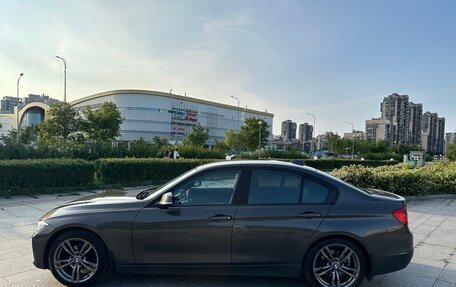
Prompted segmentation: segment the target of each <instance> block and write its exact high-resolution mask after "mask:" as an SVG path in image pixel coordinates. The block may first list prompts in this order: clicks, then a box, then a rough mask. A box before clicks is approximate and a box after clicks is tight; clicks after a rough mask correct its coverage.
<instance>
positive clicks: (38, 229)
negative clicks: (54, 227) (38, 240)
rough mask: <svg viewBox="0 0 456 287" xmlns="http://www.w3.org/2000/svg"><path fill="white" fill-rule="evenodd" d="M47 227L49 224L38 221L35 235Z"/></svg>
mask: <svg viewBox="0 0 456 287" xmlns="http://www.w3.org/2000/svg"><path fill="white" fill-rule="evenodd" d="M48 225H49V224H47V223H46V221H44V220H40V221H38V224H37V225H36V233H38V232H40V231H41V230H42V229H43V228H45V227H46V226H48Z"/></svg>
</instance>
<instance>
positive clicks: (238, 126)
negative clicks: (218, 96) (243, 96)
mask: <svg viewBox="0 0 456 287" xmlns="http://www.w3.org/2000/svg"><path fill="white" fill-rule="evenodd" d="M230 97H231V98H233V99H235V100H236V101H237V106H238V111H237V128H238V132H239V129H240V125H239V106H240V104H241V102H240V101H239V98H236V97H235V96H230Z"/></svg>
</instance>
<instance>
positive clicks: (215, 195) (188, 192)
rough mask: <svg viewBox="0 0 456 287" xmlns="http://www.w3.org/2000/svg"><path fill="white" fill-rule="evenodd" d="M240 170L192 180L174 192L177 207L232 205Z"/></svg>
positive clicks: (215, 173)
mask: <svg viewBox="0 0 456 287" xmlns="http://www.w3.org/2000/svg"><path fill="white" fill-rule="evenodd" d="M240 174H241V172H240V171H239V170H234V171H233V170H230V171H219V172H213V173H209V174H205V175H202V176H199V177H196V178H193V179H191V180H190V181H188V182H186V183H185V184H184V185H182V186H181V187H179V188H178V189H176V190H175V191H174V192H173V197H174V205H175V206H189V205H225V204H230V203H231V201H232V198H233V194H234V187H235V185H236V182H237V180H238V178H239V176H240Z"/></svg>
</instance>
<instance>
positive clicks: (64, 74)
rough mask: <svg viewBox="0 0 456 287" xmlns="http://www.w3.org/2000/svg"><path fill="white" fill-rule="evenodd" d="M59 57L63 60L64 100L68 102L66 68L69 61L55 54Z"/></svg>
mask: <svg viewBox="0 0 456 287" xmlns="http://www.w3.org/2000/svg"><path fill="white" fill-rule="evenodd" d="M55 57H56V58H57V59H60V60H62V61H63V101H64V102H65V103H66V68H67V62H66V60H65V58H62V57H59V56H55Z"/></svg>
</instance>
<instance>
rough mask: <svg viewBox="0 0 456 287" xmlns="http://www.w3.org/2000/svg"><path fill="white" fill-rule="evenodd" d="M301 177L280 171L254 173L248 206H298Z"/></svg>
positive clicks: (258, 171) (256, 171) (257, 171)
mask: <svg viewBox="0 0 456 287" xmlns="http://www.w3.org/2000/svg"><path fill="white" fill-rule="evenodd" d="M300 193H301V176H299V175H296V174H293V173H289V172H280V171H263V170H255V171H253V173H252V181H251V183H250V192H249V198H248V204H298V203H299V196H300Z"/></svg>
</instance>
